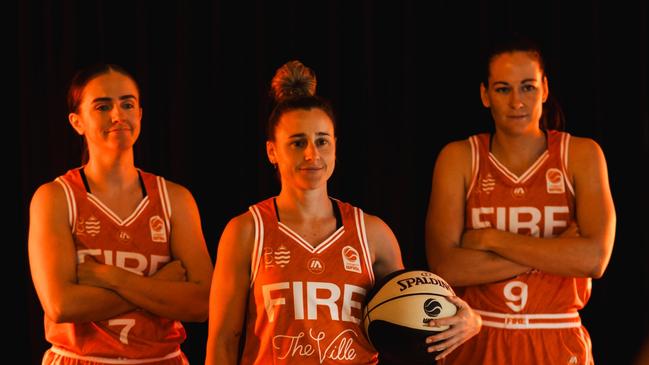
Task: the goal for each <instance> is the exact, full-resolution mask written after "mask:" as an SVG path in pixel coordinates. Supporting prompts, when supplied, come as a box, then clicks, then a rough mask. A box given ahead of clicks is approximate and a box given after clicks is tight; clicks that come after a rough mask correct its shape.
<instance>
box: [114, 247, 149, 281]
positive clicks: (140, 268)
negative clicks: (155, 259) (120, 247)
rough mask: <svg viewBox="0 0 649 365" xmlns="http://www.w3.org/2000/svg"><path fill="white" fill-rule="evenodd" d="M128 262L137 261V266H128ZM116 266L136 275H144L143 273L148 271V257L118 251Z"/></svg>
mask: <svg viewBox="0 0 649 365" xmlns="http://www.w3.org/2000/svg"><path fill="white" fill-rule="evenodd" d="M127 260H131V261H137V266H135V267H128V266H126V261H127ZM115 266H117V267H121V268H122V269H124V270H128V271H130V272H132V273H134V274H138V275H144V274H143V273H144V270H145V269H146V256H144V255H142V254H141V253H137V252H128V251H117V252H116V254H115Z"/></svg>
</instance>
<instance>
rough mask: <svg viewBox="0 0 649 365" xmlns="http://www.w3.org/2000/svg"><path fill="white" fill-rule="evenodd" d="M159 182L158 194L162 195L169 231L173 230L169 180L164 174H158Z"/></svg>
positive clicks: (161, 200) (161, 199)
mask: <svg viewBox="0 0 649 365" xmlns="http://www.w3.org/2000/svg"><path fill="white" fill-rule="evenodd" d="M156 181H157V182H158V194H159V195H160V202H161V203H162V211H163V212H164V216H165V222H166V223H167V231H168V232H167V233H170V232H171V223H170V222H169V221H170V219H171V201H170V200H169V192H168V191H167V182H166V181H165V179H164V178H163V177H162V176H156Z"/></svg>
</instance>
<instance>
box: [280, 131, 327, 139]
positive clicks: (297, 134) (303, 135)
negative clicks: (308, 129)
mask: <svg viewBox="0 0 649 365" xmlns="http://www.w3.org/2000/svg"><path fill="white" fill-rule="evenodd" d="M316 135H317V136H329V133H327V132H317V133H316ZM302 137H306V133H295V134H291V135H290V136H288V138H302Z"/></svg>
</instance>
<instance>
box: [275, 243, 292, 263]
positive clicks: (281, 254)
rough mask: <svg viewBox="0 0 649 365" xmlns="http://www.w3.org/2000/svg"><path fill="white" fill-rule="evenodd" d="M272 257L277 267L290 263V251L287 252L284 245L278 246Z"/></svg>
mask: <svg viewBox="0 0 649 365" xmlns="http://www.w3.org/2000/svg"><path fill="white" fill-rule="evenodd" d="M273 256H274V257H273V258H274V259H275V263H276V264H277V265H278V266H279V267H284V266H286V265H288V263H289V262H290V261H291V251H289V250H288V248H286V247H285V246H284V245H280V246H279V247H278V248H277V250H276V251H275V254H274V255H273Z"/></svg>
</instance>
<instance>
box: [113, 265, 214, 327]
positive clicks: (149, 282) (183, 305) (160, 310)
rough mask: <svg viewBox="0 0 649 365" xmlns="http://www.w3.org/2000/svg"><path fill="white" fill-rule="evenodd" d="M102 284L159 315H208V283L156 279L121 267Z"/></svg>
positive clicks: (192, 317) (195, 317)
mask: <svg viewBox="0 0 649 365" xmlns="http://www.w3.org/2000/svg"><path fill="white" fill-rule="evenodd" d="M105 285H106V286H108V287H109V288H110V289H111V290H114V291H115V292H117V293H119V295H121V296H122V297H124V298H125V299H126V300H128V301H129V302H131V303H133V304H135V305H137V306H138V307H140V308H142V309H145V310H147V311H149V312H151V313H155V314H157V315H159V316H161V317H165V318H171V319H176V320H181V321H188V322H202V321H205V319H207V311H208V300H209V283H195V282H190V281H168V280H158V279H156V278H152V277H144V276H140V275H136V274H133V273H130V272H127V271H123V272H121V273H120V274H118V275H116V276H115V277H114V278H113V279H112V280H111V281H110V282H109V283H105Z"/></svg>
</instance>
